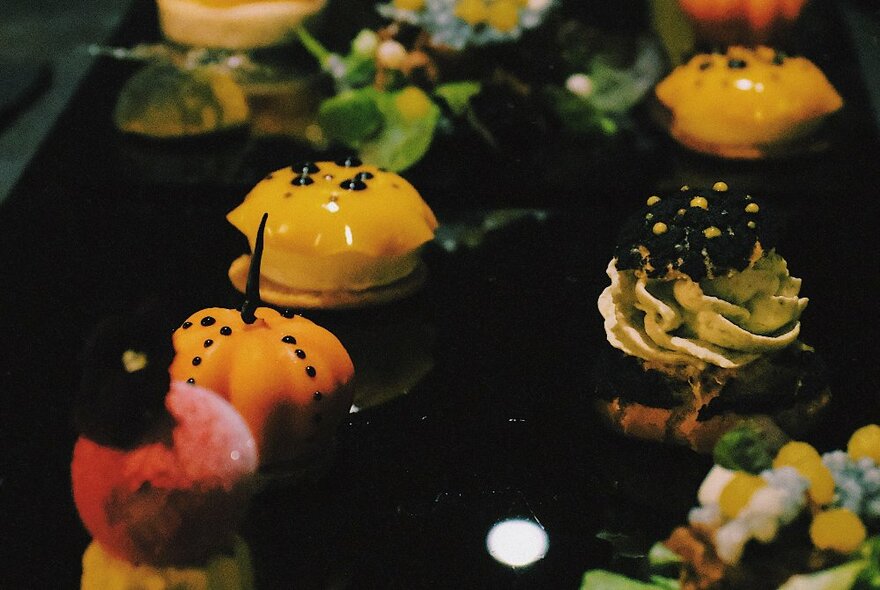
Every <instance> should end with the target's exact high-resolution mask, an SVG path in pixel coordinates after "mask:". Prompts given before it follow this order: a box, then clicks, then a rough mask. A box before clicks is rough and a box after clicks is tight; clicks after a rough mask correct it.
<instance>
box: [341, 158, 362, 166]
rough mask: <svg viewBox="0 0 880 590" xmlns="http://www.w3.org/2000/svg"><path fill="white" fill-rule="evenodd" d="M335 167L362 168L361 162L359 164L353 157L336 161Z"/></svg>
mask: <svg viewBox="0 0 880 590" xmlns="http://www.w3.org/2000/svg"><path fill="white" fill-rule="evenodd" d="M336 165H337V166H344V167H346V168H354V167H356V166H362V165H363V162H361V161H360V160H359V159H358V158H356V157H355V156H348V157H347V158H342V159H341V160H336Z"/></svg>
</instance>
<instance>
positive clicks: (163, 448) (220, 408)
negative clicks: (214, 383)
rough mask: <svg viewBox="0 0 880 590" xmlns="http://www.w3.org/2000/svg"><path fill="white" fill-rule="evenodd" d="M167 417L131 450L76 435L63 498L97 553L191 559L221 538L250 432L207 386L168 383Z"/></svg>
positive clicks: (239, 491)
mask: <svg viewBox="0 0 880 590" xmlns="http://www.w3.org/2000/svg"><path fill="white" fill-rule="evenodd" d="M165 405H166V408H167V410H168V413H169V415H170V418H171V419H170V420H167V421H164V422H163V423H162V424H161V425H159V426H157V429H155V430H153V431H152V432H151V433H150V435H149V436H147V437H146V439H145V440H144V441H142V442H141V444H139V445H137V446H135V447H134V448H132V449H122V448H116V447H111V446H104V445H101V444H98V443H96V442H94V441H92V440H91V439H89V438H86V437H84V436H81V437H80V438H79V440H78V441H77V443H76V445H75V447H74V451H73V461H72V463H71V477H72V483H73V498H74V501H75V503H76V507H77V510H78V511H79V514H80V517H81V519H82V521H83V523H84V524H85V526H86V528H87V529H88V531H89V533H91V535H92V537H94V539H95V540H96V541H97V542H99V543H100V544H101V545H102V546H103V548H104V549H106V551H107V552H109V553H111V554H113V555H114V556H116V557H118V558H120V559H124V560H126V561H129V562H131V563H135V564H150V565H156V566H168V565H189V564H192V563H200V562H202V561H204V560H205V559H207V558H208V557H209V556H211V555H213V554H215V553H217V552H222V551H226V550H228V549H229V548H230V547H231V543H232V539H233V534H234V531H235V529H236V527H237V525H238V523H239V520H240V519H241V517H242V516H243V514H244V510H245V508H246V505H247V499H248V497H249V496H250V493H251V491H252V489H251V488H252V481H251V476H252V475H253V474H254V472H255V471H256V468H257V449H256V444H255V442H254V439H253V436H252V435H251V432H250V430H249V429H248V427H247V425H246V424H245V422H244V421H243V420H242V418H241V416H239V414H238V413H237V412H236V411H235V410H234V409H233V408H232V406H230V405H229V404H228V403H227V402H226V401H224V400H223V399H221V398H220V397H219V396H217V395H215V394H214V393H213V392H210V391H207V390H205V389H202V388H199V387H194V386H192V385H189V384H186V383H180V382H175V383H172V385H171V390H170V391H169V392H168V395H167V396H166V398H165Z"/></svg>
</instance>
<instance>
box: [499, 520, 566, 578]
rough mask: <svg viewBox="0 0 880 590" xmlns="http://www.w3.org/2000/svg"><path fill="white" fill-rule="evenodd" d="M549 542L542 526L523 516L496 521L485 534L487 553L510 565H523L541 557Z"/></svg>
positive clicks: (545, 551)
mask: <svg viewBox="0 0 880 590" xmlns="http://www.w3.org/2000/svg"><path fill="white" fill-rule="evenodd" d="M549 544H550V543H549V539H548V537H547V532H546V531H545V530H544V528H543V527H542V526H541V525H539V524H538V523H536V522H534V521H532V520H528V519H524V518H511V519H508V520H502V521H500V522H497V523H495V524H494V525H493V526H492V528H491V529H490V530H489V534H488V535H486V549H488V550H489V554H490V555H491V556H492V557H494V558H495V559H496V560H497V561H499V562H501V563H503V564H504V565H508V566H510V567H523V566H527V565H531V564H533V563H535V562H536V561H538V560H540V559H542V558H543V557H544V555H546V554H547V548H548V547H549Z"/></svg>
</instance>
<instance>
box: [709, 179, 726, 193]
mask: <svg viewBox="0 0 880 590" xmlns="http://www.w3.org/2000/svg"><path fill="white" fill-rule="evenodd" d="M728 188H729V187H728V186H727V183H726V182H724V181H723V180H719V181H718V182H716V183H715V184H713V185H712V190H713V191H715V192H716V193H726V192H727V189H728Z"/></svg>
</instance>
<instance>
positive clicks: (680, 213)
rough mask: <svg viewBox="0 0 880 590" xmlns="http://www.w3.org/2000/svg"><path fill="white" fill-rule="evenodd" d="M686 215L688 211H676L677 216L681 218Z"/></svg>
mask: <svg viewBox="0 0 880 590" xmlns="http://www.w3.org/2000/svg"><path fill="white" fill-rule="evenodd" d="M685 213H687V211H685V210H684V209H679V210H678V211H676V215H678V216H679V217H681V216H682V215H684V214H685Z"/></svg>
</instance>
